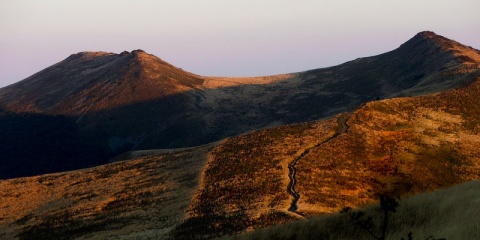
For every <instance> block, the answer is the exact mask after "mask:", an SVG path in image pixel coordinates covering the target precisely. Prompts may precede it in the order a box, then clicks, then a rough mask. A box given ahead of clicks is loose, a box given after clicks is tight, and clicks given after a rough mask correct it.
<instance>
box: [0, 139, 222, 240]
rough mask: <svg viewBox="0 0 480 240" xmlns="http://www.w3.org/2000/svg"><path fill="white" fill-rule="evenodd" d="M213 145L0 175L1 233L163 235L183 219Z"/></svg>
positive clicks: (29, 235)
mask: <svg viewBox="0 0 480 240" xmlns="http://www.w3.org/2000/svg"><path fill="white" fill-rule="evenodd" d="M212 146H213V145H207V146H203V147H200V148H191V149H187V150H184V151H181V152H173V153H167V154H162V155H151V156H143V157H141V158H136V159H133V160H129V161H123V162H117V163H113V164H108V165H105V166H100V167H96V168H92V169H85V170H78V171H73V172H65V173H59V174H49V175H42V176H38V177H29V178H19V179H12V180H5V181H1V182H0V189H1V193H0V194H1V195H0V196H1V198H0V199H1V201H0V238H1V239H15V238H20V239H62V238H68V239H73V238H80V239H116V238H117V237H118V236H122V239H138V238H141V239H160V238H165V237H166V236H168V234H169V233H170V231H171V230H172V229H173V227H174V226H176V225H178V224H180V223H181V222H182V220H183V218H184V212H185V210H186V208H187V206H188V204H189V202H190V199H191V196H192V192H193V190H194V189H195V188H197V185H198V180H199V176H200V171H199V170H200V169H202V167H203V165H204V164H205V161H206V160H207V152H208V151H209V150H210V149H211V148H212Z"/></svg>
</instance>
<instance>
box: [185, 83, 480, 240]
mask: <svg viewBox="0 0 480 240" xmlns="http://www.w3.org/2000/svg"><path fill="white" fill-rule="evenodd" d="M479 86H480V81H477V82H475V83H473V84H470V85H469V86H467V87H463V88H459V89H455V90H449V91H445V92H443V93H440V94H434V95H428V96H422V97H414V98H399V99H391V100H382V101H375V102H371V103H368V104H366V105H365V106H364V107H362V108H360V109H358V110H357V111H355V112H353V113H352V114H351V115H339V116H337V117H336V118H333V119H330V120H327V121H322V122H318V123H309V124H301V125H290V126H285V127H276V128H272V129H266V130H262V131H258V132H252V133H249V134H245V135H241V136H238V137H235V138H231V139H229V140H228V141H226V142H225V143H223V144H221V145H219V146H218V147H217V148H216V149H215V150H214V151H213V154H212V157H211V159H210V160H209V162H208V165H207V167H206V169H205V170H204V174H203V177H202V184H201V185H200V188H199V189H198V190H197V193H196V195H195V198H194V199H193V202H192V203H191V206H190V211H191V213H190V214H189V215H187V221H186V222H185V224H184V225H182V226H180V227H179V231H178V232H179V233H180V235H179V236H183V235H181V234H182V233H184V234H186V235H187V237H186V238H193V237H199V236H200V238H202V237H206V238H209V237H214V236H218V235H222V234H231V233H234V232H240V231H245V230H247V229H252V228H257V227H262V226H265V225H269V224H275V223H280V222H285V221H291V220H292V219H294V218H302V217H310V216H314V215H318V214H325V213H335V212H339V211H340V210H341V209H343V208H344V207H358V206H363V205H366V204H370V203H373V202H375V201H376V199H378V196H380V195H389V196H392V197H404V196H411V195H414V194H418V193H422V192H425V191H431V190H434V189H438V188H442V187H447V186H451V185H454V184H458V183H462V182H465V181H468V180H472V179H478V178H479V177H480V158H479V156H480V151H479V149H480V138H479V135H478V131H479V127H480V125H479V124H480V121H479V119H478V117H477V116H480V111H479V110H480V108H478V107H477V106H476V105H475V103H477V102H479V101H480V98H479V95H478V94H477V93H478V92H479V90H480V88H479ZM474 105H475V106H474ZM470 106H471V107H470ZM306 126H312V127H313V126H317V127H313V128H312V127H308V128H306ZM345 126H346V127H347V128H346V129H345ZM286 130H288V131H286ZM294 160H295V161H296V164H295V169H296V174H295V178H296V181H295V182H296V185H295V191H296V192H297V193H298V195H299V198H298V202H296V205H297V206H296V209H294V210H293V211H292V210H289V209H291V202H292V201H293V199H294V198H295V197H294V196H289V195H291V194H289V191H288V190H287V189H288V184H289V182H290V181H291V180H290V179H289V168H288V165H289V164H291V163H292V162H293V161H294ZM225 216H228V217H227V218H225ZM198 231H200V232H202V233H203V234H204V235H202V234H200V235H195V233H197V232H198ZM215 234H218V235H215Z"/></svg>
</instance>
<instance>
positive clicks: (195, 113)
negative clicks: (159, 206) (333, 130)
mask: <svg viewBox="0 0 480 240" xmlns="http://www.w3.org/2000/svg"><path fill="white" fill-rule="evenodd" d="M479 61H480V57H479V53H478V51H477V50H474V49H472V48H469V47H466V46H463V45H461V44H459V43H457V42H455V41H452V40H449V39H446V38H444V37H441V36H438V35H435V34H434V33H431V32H422V33H419V34H417V35H416V36H415V37H413V38H412V39H410V40H409V41H407V42H406V43H405V44H403V45H402V46H400V47H399V48H398V49H396V50H393V51H391V52H388V53H385V54H381V55H378V56H374V57H368V58H361V59H357V60H355V61H351V62H347V63H345V64H342V65H339V66H336V67H331V68H323V69H316V70H311V71H307V72H302V73H295V74H289V75H285V76H273V77H260V78H253V79H241V78H209V77H201V76H197V75H194V74H191V73H188V72H185V71H183V70H181V69H179V68H176V67H174V66H172V65H170V64H168V63H166V62H164V61H162V60H160V59H159V58H157V57H155V56H153V55H150V54H147V53H145V52H143V51H140V50H137V51H133V52H131V53H128V52H124V53H121V54H111V53H101V52H98V53H87V52H85V53H79V54H74V55H72V56H70V57H69V58H67V59H65V60H64V61H62V62H60V63H58V64H55V65H53V66H51V67H49V68H47V69H45V70H43V71H41V72H39V73H37V74H35V75H33V76H31V77H29V78H27V79H25V80H23V81H21V82H18V83H16V84H13V85H11V86H8V87H5V88H2V89H0V103H1V104H4V105H5V106H6V107H8V108H9V109H10V110H11V112H12V114H16V115H15V116H24V115H25V116H27V118H26V119H24V120H22V121H23V122H26V123H25V124H24V125H25V126H35V125H36V124H38V123H37V120H35V117H30V116H32V114H34V115H35V116H38V115H41V116H49V117H53V118H54V119H57V118H61V119H62V121H63V122H62V123H61V124H60V125H61V126H63V125H65V126H67V127H68V129H70V130H69V132H70V133H69V134H67V135H66V136H63V135H58V136H56V139H57V140H56V144H58V146H59V147H58V151H60V152H58V153H56V150H55V149H52V148H49V147H47V148H43V147H35V148H32V149H30V152H29V154H27V155H22V154H19V153H18V152H17V150H15V152H14V154H13V155H11V154H10V155H3V156H1V159H2V162H3V163H4V166H6V168H4V171H5V172H9V173H10V175H8V176H5V175H4V176H0V177H1V178H5V177H15V176H25V175H32V174H40V173H46V172H54V171H58V170H68V169H73V168H81V167H88V166H92V165H98V164H103V163H106V162H107V161H108V160H109V158H110V157H112V156H115V155H117V154H120V153H122V152H125V151H128V150H139V149H151V148H178V147H186V146H196V145H200V144H205V143H209V142H212V141H217V140H219V139H222V138H225V137H229V136H234V135H237V134H240V133H244V132H247V131H251V130H254V129H259V128H264V127H268V126H274V125H282V124H289V123H299V122H304V121H312V120H318V119H322V118H325V117H331V116H333V115H335V114H337V113H340V112H343V111H346V110H352V109H354V108H356V107H358V106H360V105H361V104H364V103H366V102H368V101H371V100H374V99H384V98H390V97H392V96H410V95H422V94H427V93H431V92H438V91H442V90H445V89H449V88H453V87H458V86H463V85H466V84H468V83H470V82H472V81H473V80H474V79H475V78H476V76H478V75H479V74H480V72H479V70H478V69H479V67H478V62H479ZM0 121H7V122H9V123H8V124H6V125H4V127H5V128H9V129H11V130H10V131H7V133H8V135H6V136H5V139H6V140H5V141H4V142H3V143H2V145H3V146H5V147H4V148H8V149H10V152H11V151H13V150H12V149H22V148H23V147H24V146H28V145H31V146H41V145H42V144H44V143H48V142H51V141H50V139H49V135H48V134H43V133H41V134H37V135H36V136H38V137H28V136H29V135H28V134H30V133H29V132H30V131H31V130H29V129H31V128H23V127H21V128H22V129H28V130H26V132H25V131H24V132H23V133H21V132H19V133H18V134H17V130H15V129H19V128H18V127H17V126H10V122H11V121H9V120H0ZM42 124H43V125H42V127H41V129H45V131H47V132H48V131H50V129H54V128H55V127H56V124H58V121H56V120H45V121H42ZM43 135H45V138H42V137H41V136H43ZM24 136H25V137H24ZM19 142H21V143H22V144H17V145H11V144H16V143H19ZM85 142H88V145H89V146H88V147H87V146H84V145H85V144H86V143H85ZM79 143H85V144H79ZM63 144H66V146H63ZM71 146H78V148H77V149H75V151H71V153H72V154H71V155H69V154H68V153H69V152H70V151H65V150H63V149H69V148H71ZM7 152H8V151H7ZM77 152H85V153H86V156H85V157H84V158H83V159H82V158H81V157H77ZM3 153H4V152H2V154H3ZM19 160H20V161H21V162H22V163H25V164H26V165H28V164H30V163H45V167H43V168H32V169H31V170H32V171H24V170H23V169H21V168H14V167H11V166H13V165H12V162H15V161H19ZM47 162H50V163H51V164H48V163H47ZM56 162H65V164H60V165H58V164H54V163H56ZM52 165H58V166H56V167H53V168H51V167H50V166H52ZM7 166H10V167H8V168H7ZM35 169H37V170H36V171H35Z"/></svg>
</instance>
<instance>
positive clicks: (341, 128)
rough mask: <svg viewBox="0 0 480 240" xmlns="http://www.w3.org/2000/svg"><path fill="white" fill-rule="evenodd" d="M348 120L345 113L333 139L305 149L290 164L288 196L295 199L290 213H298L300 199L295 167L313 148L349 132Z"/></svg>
mask: <svg viewBox="0 0 480 240" xmlns="http://www.w3.org/2000/svg"><path fill="white" fill-rule="evenodd" d="M348 118H349V117H348V114H347V113H343V114H342V115H341V116H340V117H338V119H337V123H338V127H337V130H336V132H335V134H333V135H332V136H331V137H329V138H327V139H326V140H324V141H322V142H320V143H317V144H315V145H314V146H313V147H310V148H307V149H305V151H303V152H302V154H300V156H298V157H296V158H295V159H293V161H292V162H291V163H290V164H288V170H289V174H288V178H290V183H289V184H288V186H287V192H288V194H290V195H292V197H293V200H292V203H291V204H290V207H289V208H288V211H290V212H294V213H297V212H296V211H297V209H298V207H297V202H298V199H300V194H298V193H297V191H296V190H295V185H296V184H297V179H296V174H297V170H296V169H295V165H296V164H297V162H298V161H299V160H300V159H302V158H303V157H305V156H306V155H307V154H309V153H310V151H311V150H312V149H313V148H317V147H320V146H322V145H323V144H325V143H327V142H329V141H330V140H332V139H334V138H336V137H338V136H340V135H341V134H343V133H345V132H347V130H348V128H349V127H348V124H347V121H348ZM297 214H299V213H297ZM300 215H301V214H300Z"/></svg>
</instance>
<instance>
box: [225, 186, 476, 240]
mask: <svg viewBox="0 0 480 240" xmlns="http://www.w3.org/2000/svg"><path fill="white" fill-rule="evenodd" d="M479 189H480V181H478V180H476V181H471V182H467V183H463V184H460V185H457V186H454V187H451V188H448V189H442V190H438V191H434V192H430V193H423V194H420V195H417V196H414V197H410V198H406V199H403V200H402V201H400V202H399V206H398V207H397V208H396V210H397V212H396V213H392V214H391V215H390V217H389V218H388V219H389V221H388V225H387V226H388V228H387V235H386V239H402V238H403V239H408V235H409V233H411V234H412V238H413V239H429V237H430V239H449V240H450V239H479V238H480V231H479V227H480V221H479V219H478V215H479V214H480V211H479V208H478V202H479V201H480V191H479ZM358 211H362V212H364V213H365V215H366V216H370V217H372V218H373V226H374V227H373V228H372V230H373V234H375V235H377V236H378V235H379V234H380V232H381V230H380V226H382V222H383V217H384V215H383V214H382V212H381V209H380V206H378V205H376V206H369V207H366V208H363V209H357V210H354V212H358ZM351 216H352V215H351V214H347V213H340V214H335V215H327V216H320V217H314V218H311V219H309V220H308V221H307V220H301V221H296V222H293V223H289V224H283V225H279V226H274V227H270V228H266V229H263V230H258V231H255V232H252V233H248V234H244V235H238V236H234V237H229V238H226V239H237V240H241V239H298V240H301V239H365V240H369V239H375V238H374V237H372V235H371V234H370V233H369V232H368V231H367V230H366V229H364V228H362V227H361V226H359V225H358V224H355V223H354V220H353V219H352V217H351Z"/></svg>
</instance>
